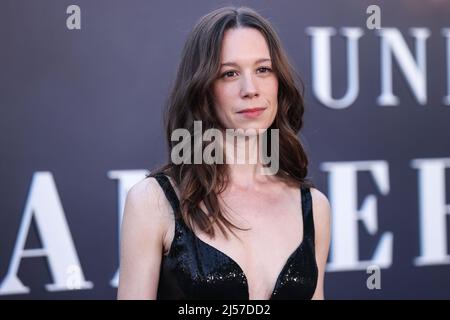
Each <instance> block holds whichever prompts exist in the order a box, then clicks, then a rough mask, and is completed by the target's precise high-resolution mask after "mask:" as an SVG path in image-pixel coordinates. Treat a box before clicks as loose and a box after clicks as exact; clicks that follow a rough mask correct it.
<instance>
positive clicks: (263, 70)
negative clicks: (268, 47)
mask: <svg viewBox="0 0 450 320" xmlns="http://www.w3.org/2000/svg"><path fill="white" fill-rule="evenodd" d="M258 70H261V71H262V73H267V72H270V71H272V69H270V68H268V67H261V68H258Z"/></svg>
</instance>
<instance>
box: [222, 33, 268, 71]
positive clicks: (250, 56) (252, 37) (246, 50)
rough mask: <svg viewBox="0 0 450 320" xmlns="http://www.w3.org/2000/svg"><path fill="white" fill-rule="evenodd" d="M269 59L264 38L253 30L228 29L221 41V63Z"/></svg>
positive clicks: (252, 61)
mask: <svg viewBox="0 0 450 320" xmlns="http://www.w3.org/2000/svg"><path fill="white" fill-rule="evenodd" d="M262 59H270V52H269V47H268V45H267V41H266V39H265V38H264V36H263V35H262V34H261V32H259V31H258V30H256V29H253V28H238V29H229V30H227V31H226V32H225V34H224V38H223V41H222V50H221V63H222V64H232V63H234V64H240V63H254V62H260V61H258V60H262Z"/></svg>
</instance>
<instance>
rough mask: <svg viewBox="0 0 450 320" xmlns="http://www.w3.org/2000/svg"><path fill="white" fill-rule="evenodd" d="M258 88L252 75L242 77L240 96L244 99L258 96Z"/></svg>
mask: <svg viewBox="0 0 450 320" xmlns="http://www.w3.org/2000/svg"><path fill="white" fill-rule="evenodd" d="M258 94H259V93H258V88H257V84H256V82H255V80H254V79H253V76H252V75H244V76H243V77H242V88H241V96H242V97H243V98H244V97H250V98H251V97H253V96H255V95H258Z"/></svg>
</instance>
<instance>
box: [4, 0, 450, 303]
mask: <svg viewBox="0 0 450 320" xmlns="http://www.w3.org/2000/svg"><path fill="white" fill-rule="evenodd" d="M230 4H231V5H235V6H241V5H243V6H249V7H251V8H253V9H255V10H256V11H258V12H259V13H260V14H261V15H263V16H264V17H266V18H267V19H269V21H270V22H271V23H272V24H273V26H274V27H275V29H276V30H277V32H278V33H279V36H280V38H281V40H282V43H283V46H284V48H285V49H286V52H287V54H288V56H289V58H290V60H291V62H292V64H293V66H294V67H295V69H296V71H297V72H298V73H299V74H300V76H301V77H302V78H303V80H304V82H305V88H306V90H305V102H306V111H305V117H304V120H305V125H304V128H303V129H302V131H301V132H300V134H299V137H300V139H301V140H302V142H303V144H304V145H305V148H306V150H307V153H308V155H309V157H310V169H309V176H310V178H311V179H312V180H313V181H314V182H315V183H316V185H317V188H318V189H319V190H321V191H322V192H323V193H324V194H326V195H327V196H328V198H329V200H330V203H331V206H332V218H333V224H332V240H331V247H330V256H329V260H328V264H327V270H326V275H325V296H326V298H328V299H416V298H424V299H428V298H447V299H448V298H450V250H449V247H450V240H449V239H450V236H449V229H450V223H449V221H450V219H449V216H450V191H449V190H450V187H449V184H450V174H449V172H450V1H448V0H445V1H444V0H442V1H438V0H434V1H432V0H403V1H401V0H393V1H392V0H389V1H388V0H386V1H361V0H341V1H332V0H314V1H313V0H304V1H293V0H290V1H287V0H284V1H276V2H275V1H235V2H223V1H209V0H196V1H193V0H192V1H152V0H150V1H144V0H142V1H137V0H133V1H112V0H109V1H106V0H98V1H87V0H86V1H85V0H79V1H62V0H61V1H49V0H39V1H23V0H16V1H2V2H1V3H0V8H1V10H0V150H1V157H0V299H114V298H115V297H116V293H117V283H118V275H119V269H118V267H119V266H118V263H119V237H120V234H119V230H120V229H119V228H120V223H121V214H122V212H123V207H124V199H125V197H126V193H127V190H128V189H129V188H130V187H131V186H132V185H133V184H135V183H136V182H137V181H139V180H141V179H142V178H144V175H145V174H146V173H147V172H148V170H149V169H150V168H155V167H156V166H158V165H161V164H163V163H164V162H165V160H166V159H167V149H166V145H165V133H164V128H163V124H162V115H163V110H164V104H165V101H166V99H167V95H168V93H169V90H170V87H171V84H172V83H173V81H174V79H175V74H176V67H177V64H178V62H179V58H180V55H181V50H182V47H183V44H184V41H185V40H186V37H187V34H188V32H189V31H190V30H191V28H192V27H193V25H194V24H195V22H196V21H197V20H198V19H199V18H200V17H201V16H203V15H204V14H206V13H208V12H210V11H212V10H213V9H216V8H219V7H222V6H224V5H230Z"/></svg>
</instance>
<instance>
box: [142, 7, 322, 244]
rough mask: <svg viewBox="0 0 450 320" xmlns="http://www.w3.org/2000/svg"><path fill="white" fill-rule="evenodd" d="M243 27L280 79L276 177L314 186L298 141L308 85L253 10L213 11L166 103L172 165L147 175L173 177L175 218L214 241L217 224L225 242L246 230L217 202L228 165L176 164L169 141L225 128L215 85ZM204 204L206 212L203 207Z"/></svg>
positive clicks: (194, 34) (191, 40)
mask: <svg viewBox="0 0 450 320" xmlns="http://www.w3.org/2000/svg"><path fill="white" fill-rule="evenodd" d="M242 27H246V28H254V29H257V30H259V31H260V32H261V34H262V35H263V36H264V37H265V39H266V41H267V44H268V47H269V50H270V56H271V59H272V66H273V71H274V73H275V75H276V76H277V78H278V111H277V114H276V116H275V119H274V121H273V123H272V125H271V126H270V127H269V129H268V130H266V132H267V134H268V135H269V137H268V139H269V140H268V141H270V129H279V170H278V171H277V173H276V176H277V177H278V178H280V179H282V180H283V181H284V182H286V183H287V184H288V185H295V186H297V187H313V183H312V182H311V181H310V180H308V179H307V178H306V176H307V172H308V170H307V166H308V158H307V155H306V153H305V150H304V148H303V146H302V144H301V142H300V140H299V138H298V136H297V133H298V132H299V131H300V129H301V128H302V125H303V120H302V118H303V113H304V103H303V93H304V86H303V83H302V81H301V79H300V77H299V76H297V74H296V72H295V70H294V68H293V67H292V66H291V64H290V63H289V60H288V58H287V56H286V54H285V52H284V50H283V48H282V46H281V42H280V39H279V37H278V35H277V34H276V32H275V30H274V29H273V28H272V26H271V25H270V23H269V22H268V21H267V20H266V19H265V18H263V17H262V16H260V15H259V14H258V13H257V12H255V11H254V10H252V9H250V8H247V7H239V8H236V7H224V8H220V9H217V10H214V11H212V12H210V13H209V14H207V15H205V16H203V17H202V18H201V19H200V20H199V21H198V22H197V24H196V25H195V27H194V28H193V29H192V31H191V32H190V34H189V36H188V38H187V41H186V43H185V46H184V48H183V52H182V56H181V60H180V64H179V65H178V71H177V76H176V80H175V83H174V85H173V87H172V89H171V93H170V95H169V97H168V100H167V109H166V113H165V115H164V122H165V127H166V135H167V143H168V146H169V159H168V162H167V163H166V164H165V165H164V166H162V167H160V168H158V169H156V170H154V171H151V172H150V174H148V175H147V177H154V176H155V175H156V174H157V173H164V174H166V175H167V176H169V177H171V178H172V180H173V181H174V183H176V185H177V186H178V189H179V190H180V210H179V211H180V212H176V213H175V214H176V215H177V216H178V217H182V219H183V220H184V221H185V222H186V224H187V225H188V226H189V227H190V228H191V229H193V228H194V227H199V228H200V230H202V231H203V232H205V233H207V234H208V235H210V236H212V237H214V236H215V232H214V224H215V223H216V224H217V226H218V227H219V229H220V231H221V232H222V233H223V234H224V236H225V237H226V238H227V232H226V231H227V230H228V231H231V232H232V233H233V234H235V233H234V232H233V228H237V229H239V230H243V229H241V228H239V227H237V226H236V225H234V224H233V223H232V222H230V221H229V219H227V217H226V216H225V212H226V210H224V208H223V206H221V205H220V202H219V197H218V195H219V194H220V193H222V192H223V191H224V190H225V189H226V187H227V183H228V181H229V176H228V174H229V172H228V170H227V166H226V164H206V163H202V164H187V163H182V164H174V163H173V162H172V160H171V153H172V148H173V147H174V146H175V145H176V144H177V142H174V141H172V139H171V136H172V132H173V131H174V130H175V129H179V128H184V129H187V130H188V131H189V132H190V134H191V138H192V139H191V141H193V140H194V139H193V135H194V121H202V130H203V131H206V130H207V129H210V128H216V129H221V128H222V126H221V124H220V122H219V121H218V118H217V116H216V114H215V111H214V105H213V101H214V100H213V96H212V85H213V83H214V81H215V80H216V79H217V78H218V76H219V72H220V63H221V61H220V58H221V45H222V39H223V36H224V33H225V31H227V30H228V29H231V28H242ZM269 145H270V143H269ZM205 146H206V144H205V145H204V146H203V147H205ZM191 150H193V148H191ZM269 152H270V151H269ZM193 153H194V151H192V152H191V156H193ZM191 159H192V158H191ZM191 163H192V161H191ZM201 202H203V204H204V206H205V207H206V209H207V212H204V211H203V210H202V209H201V208H200V203H201Z"/></svg>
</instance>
